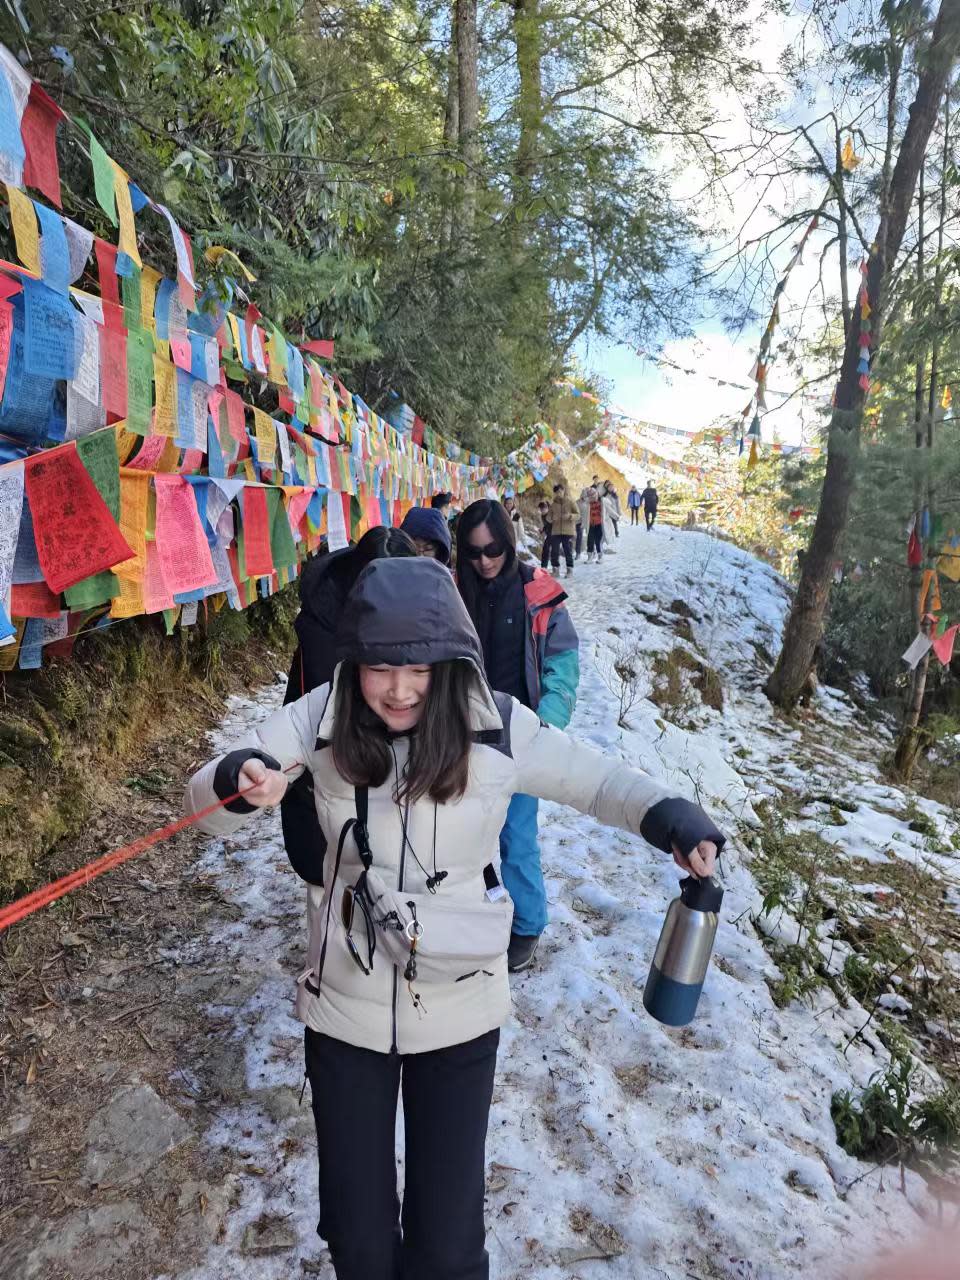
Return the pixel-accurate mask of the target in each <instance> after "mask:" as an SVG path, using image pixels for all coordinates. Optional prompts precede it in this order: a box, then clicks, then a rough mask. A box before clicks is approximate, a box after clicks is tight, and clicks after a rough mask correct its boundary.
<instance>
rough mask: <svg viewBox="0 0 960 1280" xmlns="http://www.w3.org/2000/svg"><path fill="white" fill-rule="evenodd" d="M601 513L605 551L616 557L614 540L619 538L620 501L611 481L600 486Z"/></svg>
mask: <svg viewBox="0 0 960 1280" xmlns="http://www.w3.org/2000/svg"><path fill="white" fill-rule="evenodd" d="M600 511H601V516H602V519H603V549H604V551H606V553H607V555H615V554H616V550H617V549H616V547H615V546H614V545H613V540H614V538H616V536H617V517H618V514H619V511H620V499H619V498H618V497H617V495H616V493H614V492H613V489H612V486H611V484H610V481H609V480H605V481H604V482H603V484H602V485H601V486H600Z"/></svg>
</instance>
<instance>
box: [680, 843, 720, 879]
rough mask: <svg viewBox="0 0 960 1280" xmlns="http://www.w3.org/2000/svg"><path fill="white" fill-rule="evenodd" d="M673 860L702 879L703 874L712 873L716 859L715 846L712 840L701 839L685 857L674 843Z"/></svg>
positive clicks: (710, 874)
mask: <svg viewBox="0 0 960 1280" xmlns="http://www.w3.org/2000/svg"><path fill="white" fill-rule="evenodd" d="M673 860H674V862H675V863H676V864H677V866H678V867H682V868H683V870H684V871H690V872H692V873H693V874H694V875H695V876H698V877H699V878H700V879H703V878H704V877H705V876H712V875H713V868H714V865H715V863H716V861H717V846H716V845H715V844H714V843H713V841H712V840H701V841H700V843H699V844H698V845H697V847H696V848H695V849H693V850H691V853H690V856H689V857H685V856H684V855H683V854H682V853H681V852H680V850H679V849H678V848H677V846H676V845H674V846H673Z"/></svg>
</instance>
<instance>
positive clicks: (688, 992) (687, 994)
mask: <svg viewBox="0 0 960 1280" xmlns="http://www.w3.org/2000/svg"><path fill="white" fill-rule="evenodd" d="M702 990H703V983H702V982H695V983H686V982H675V981H674V979H673V978H667V977H665V975H664V974H662V973H661V972H660V970H659V969H658V968H657V966H656V965H655V964H654V965H651V966H650V976H649V978H647V985H646V987H644V990H643V1007H644V1008H645V1009H646V1011H647V1013H649V1014H650V1015H651V1016H652V1017H654V1018H656V1020H657V1021H658V1022H662V1023H663V1024H664V1026H667V1027H685V1026H686V1025H687V1023H688V1022H692V1021H693V1015H694V1014H695V1013H696V1012H697V1003H698V1002H699V1000H700V992H701V991H702Z"/></svg>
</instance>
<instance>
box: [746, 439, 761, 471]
mask: <svg viewBox="0 0 960 1280" xmlns="http://www.w3.org/2000/svg"><path fill="white" fill-rule="evenodd" d="M759 461H760V450H759V449H758V448H757V442H756V440H755V439H754V440H751V441H750V457H749V458H748V459H747V469H748V470H751V471H752V470H753V468H754V467H755V466H756V465H757V463H758V462H759Z"/></svg>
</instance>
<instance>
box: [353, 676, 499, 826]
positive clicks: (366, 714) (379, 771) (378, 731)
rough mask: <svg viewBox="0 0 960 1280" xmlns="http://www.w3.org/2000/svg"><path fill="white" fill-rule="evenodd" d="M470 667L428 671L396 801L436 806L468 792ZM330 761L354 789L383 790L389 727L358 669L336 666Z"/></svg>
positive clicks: (390, 764) (472, 679)
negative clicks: (425, 799) (426, 802)
mask: <svg viewBox="0 0 960 1280" xmlns="http://www.w3.org/2000/svg"><path fill="white" fill-rule="evenodd" d="M478 678H479V677H478V675H477V672H476V671H475V670H474V668H473V667H472V666H471V665H470V663H469V662H466V661H463V660H462V659H459V658H450V659H447V660H446V661H444V662H434V663H432V664H431V667H430V688H429V690H428V691H427V699H426V702H425V704H424V708H423V715H422V716H421V717H420V722H419V724H418V725H417V727H416V730H415V731H414V732H413V733H412V734H411V736H410V761H409V764H408V766H407V770H406V773H405V774H404V776H403V778H401V780H400V783H399V786H398V789H397V795H396V798H397V800H398V801H402V802H408V801H409V803H410V804H413V803H415V802H416V801H417V800H419V799H421V798H422V797H423V796H429V797H430V799H431V800H433V801H434V802H435V803H436V804H446V802H447V801H448V800H459V799H460V798H461V796H462V795H463V793H464V791H465V790H466V789H467V772H468V769H469V764H470V746H471V744H472V742H473V735H472V733H471V730H470V712H469V698H470V693H471V691H472V690H473V689H474V688H475V687H476V685H477V681H478ZM332 747H333V762H334V765H335V766H336V769H337V772H338V773H339V774H340V776H341V778H343V779H344V781H346V782H349V783H352V784H353V786H355V787H381V786H383V784H384V783H385V782H386V780H387V778H388V777H389V776H390V772H391V770H392V768H393V752H392V751H391V749H390V736H389V730H388V729H387V726H386V725H385V724H384V723H383V721H382V720H381V719H380V717H379V716H378V715H377V714H376V713H375V712H374V711H372V710H371V708H370V707H369V706H368V705H367V703H366V701H365V699H364V696H363V693H362V692H361V690H360V667H359V665H358V664H357V663H356V662H343V663H341V664H340V674H339V676H338V679H337V697H336V703H335V704H334V723H333V742H332Z"/></svg>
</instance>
